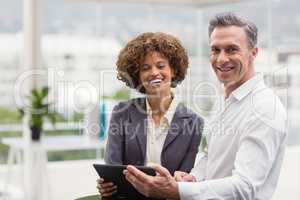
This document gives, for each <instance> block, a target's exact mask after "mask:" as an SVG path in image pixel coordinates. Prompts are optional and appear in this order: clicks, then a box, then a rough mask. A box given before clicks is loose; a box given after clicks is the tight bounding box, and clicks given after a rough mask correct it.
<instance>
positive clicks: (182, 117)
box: [163, 104, 189, 151]
mask: <svg viewBox="0 0 300 200" xmlns="http://www.w3.org/2000/svg"><path fill="white" fill-rule="evenodd" d="M188 118H189V115H188V113H187V108H186V107H185V106H184V105H183V104H178V106H177V108H176V112H175V113H174V117H173V119H172V122H171V125H170V128H169V131H168V134H167V137H166V140H165V143H164V146H163V151H164V150H165V149H166V148H167V147H168V146H169V145H170V144H171V143H172V141H173V140H175V138H176V137H177V136H178V135H179V134H181V133H182V131H183V128H184V125H185V123H187V120H188Z"/></svg>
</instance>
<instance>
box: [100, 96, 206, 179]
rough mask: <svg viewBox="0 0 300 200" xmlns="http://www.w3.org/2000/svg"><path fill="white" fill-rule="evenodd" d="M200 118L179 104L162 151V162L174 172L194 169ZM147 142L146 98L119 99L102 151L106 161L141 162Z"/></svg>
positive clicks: (201, 125) (200, 126)
mask: <svg viewBox="0 0 300 200" xmlns="http://www.w3.org/2000/svg"><path fill="white" fill-rule="evenodd" d="M203 125H204V122H203V119H202V118H201V117H199V116H198V115H197V114H196V113H194V112H193V111H191V110H189V109H188V108H186V107H185V106H184V105H183V104H181V103H180V104H178V106H177V108H176V111H175V113H174V116H173V119H172V122H171V125H170V128H169V130H168V134H167V136H166V139H165V142H164V145H163V149H162V152H161V164H162V166H164V167H166V168H167V169H168V170H169V172H170V173H171V174H172V175H173V173H174V172H175V171H178V170H179V171H185V172H190V170H191V169H192V168H193V165H194V161H195V157H196V154H197V152H198V148H199V144H200V140H201V135H202V131H203ZM146 144H147V112H146V98H136V99H131V100H129V101H127V102H121V103H119V104H118V105H116V106H115V107H114V109H113V113H112V117H111V120H110V125H109V130H108V141H107V146H106V151H105V162H106V163H107V164H124V165H127V164H132V165H144V164H145V158H146Z"/></svg>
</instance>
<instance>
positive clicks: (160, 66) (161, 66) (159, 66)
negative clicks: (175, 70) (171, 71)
mask: <svg viewBox="0 0 300 200" xmlns="http://www.w3.org/2000/svg"><path fill="white" fill-rule="evenodd" d="M164 66H165V65H157V67H158V68H159V69H161V68H163V67H164Z"/></svg>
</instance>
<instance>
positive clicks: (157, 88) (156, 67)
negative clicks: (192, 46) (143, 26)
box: [139, 51, 174, 95]
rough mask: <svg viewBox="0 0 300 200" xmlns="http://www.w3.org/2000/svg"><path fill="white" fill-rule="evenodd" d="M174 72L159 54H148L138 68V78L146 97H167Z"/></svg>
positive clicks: (165, 59)
mask: <svg viewBox="0 0 300 200" xmlns="http://www.w3.org/2000/svg"><path fill="white" fill-rule="evenodd" d="M173 76H174V72H173V70H172V68H171V67H170V65H169V61H168V59H167V58H165V57H164V56H163V55H162V54H160V53H159V52H156V51H154V52H150V53H148V54H147V55H146V57H145V59H144V61H143V62H142V64H141V66H140V71H139V78H140V81H141V83H142V85H143V86H144V88H145V90H146V94H148V95H168V94H170V92H171V90H170V89H171V80H172V77H173Z"/></svg>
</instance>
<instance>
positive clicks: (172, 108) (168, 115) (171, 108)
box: [146, 93, 179, 125]
mask: <svg viewBox="0 0 300 200" xmlns="http://www.w3.org/2000/svg"><path fill="white" fill-rule="evenodd" d="M172 96H173V99H172V102H171V104H170V106H169V108H168V110H167V112H166V113H165V115H164V118H165V119H167V121H168V124H169V125H170V124H171V121H172V119H173V116H174V114H175V111H176V108H177V105H178V103H179V102H178V99H177V98H176V97H175V95H174V94H173V93H172ZM146 108H147V115H148V116H149V117H152V110H151V107H150V104H149V102H148V99H147V98H146Z"/></svg>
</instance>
